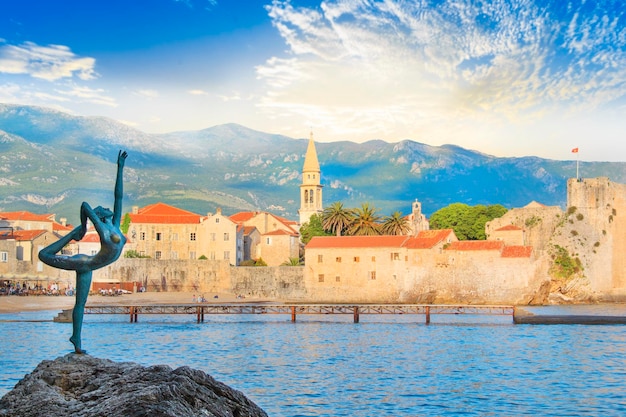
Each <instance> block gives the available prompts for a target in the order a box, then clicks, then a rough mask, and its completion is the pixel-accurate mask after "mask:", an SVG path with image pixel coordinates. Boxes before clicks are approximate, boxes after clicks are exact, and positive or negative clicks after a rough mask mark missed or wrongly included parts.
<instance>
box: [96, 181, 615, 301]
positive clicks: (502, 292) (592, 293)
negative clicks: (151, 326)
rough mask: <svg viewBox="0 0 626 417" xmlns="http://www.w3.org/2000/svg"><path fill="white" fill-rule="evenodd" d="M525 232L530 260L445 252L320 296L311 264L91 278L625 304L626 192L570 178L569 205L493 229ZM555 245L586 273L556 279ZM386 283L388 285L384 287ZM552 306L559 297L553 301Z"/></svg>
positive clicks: (530, 210) (144, 270)
mask: <svg viewBox="0 0 626 417" xmlns="http://www.w3.org/2000/svg"><path fill="white" fill-rule="evenodd" d="M510 224H512V225H515V226H518V227H520V228H521V229H523V239H524V244H525V245H530V246H532V247H533V256H531V257H530V258H521V259H520V258H512V259H506V258H501V257H497V256H492V255H489V254H488V253H472V252H457V251H445V250H444V251H442V252H440V253H438V254H433V256H430V257H426V258H427V261H425V262H424V264H423V265H422V266H421V267H419V268H407V269H406V270H404V271H401V272H400V273H398V274H397V275H394V277H395V278H396V279H394V280H393V281H390V282H385V285H378V286H371V285H370V286H368V287H367V291H364V290H363V288H362V286H360V285H358V284H357V285H354V286H352V287H350V286H342V285H335V286H332V287H326V288H324V290H323V291H318V290H316V288H315V287H314V285H312V283H311V282H309V281H307V280H306V279H305V275H306V273H305V268H308V267H310V266H306V267H289V266H280V267H233V266H230V265H229V264H228V263H227V262H225V261H208V260H197V261H181V260H178V261H158V260H154V259H120V260H118V261H117V262H115V263H114V264H113V265H110V266H109V267H107V268H104V269H102V270H98V271H95V272H94V280H95V281H113V282H115V281H118V282H119V281H139V282H142V283H147V289H148V291H176V290H179V291H181V290H182V291H194V292H195V291H197V292H199V293H205V295H206V296H207V298H209V296H210V295H211V294H212V293H217V292H223V291H224V292H230V293H234V294H242V295H246V296H256V297H261V298H264V297H267V298H271V299H281V300H289V301H302V302H316V301H317V302H363V303H365V302H372V303H376V302H412V303H476V304H492V303H506V304H517V305H519V304H528V303H535V304H542V303H547V302H549V301H551V299H550V296H551V294H550V292H553V293H554V292H558V293H559V296H560V301H561V302H568V301H569V302H576V301H617V300H621V301H623V300H626V260H625V259H624V256H623V254H624V253H625V250H626V185H623V184H616V183H612V182H611V181H609V179H608V178H593V179H580V180H576V179H571V180H570V181H569V182H568V194H567V208H566V209H565V210H563V209H561V208H560V207H548V206H543V205H541V204H538V203H531V204H529V205H528V206H526V207H523V208H515V209H511V210H509V212H507V213H506V214H505V215H504V216H503V217H502V218H499V219H494V220H493V221H492V222H490V223H488V224H487V227H486V231H487V235H488V236H489V235H490V233H493V231H495V230H497V229H498V228H501V227H503V226H506V225H510ZM555 245H558V246H561V247H564V248H566V249H567V251H568V252H569V253H570V254H571V256H572V257H576V258H579V259H580V260H581V262H582V265H583V272H582V273H580V274H578V275H577V276H576V277H574V278H573V279H571V280H569V281H567V282H555V281H554V279H553V278H551V276H550V266H551V265H552V253H553V248H554V247H555ZM379 284H382V282H379ZM552 300H554V298H553V299H552Z"/></svg>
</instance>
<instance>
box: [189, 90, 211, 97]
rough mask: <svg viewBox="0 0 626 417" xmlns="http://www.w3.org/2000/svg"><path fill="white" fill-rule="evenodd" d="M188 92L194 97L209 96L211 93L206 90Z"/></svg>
mask: <svg viewBox="0 0 626 417" xmlns="http://www.w3.org/2000/svg"><path fill="white" fill-rule="evenodd" d="M187 92H188V93H189V94H191V95H192V96H206V95H208V94H209V93H207V92H206V91H204V90H200V89H198V90H189V91H187Z"/></svg>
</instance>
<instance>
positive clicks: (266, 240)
mask: <svg viewBox="0 0 626 417" xmlns="http://www.w3.org/2000/svg"><path fill="white" fill-rule="evenodd" d="M265 243H266V244H268V245H271V244H272V238H271V237H268V238H265Z"/></svg>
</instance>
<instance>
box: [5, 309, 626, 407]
mask: <svg viewBox="0 0 626 417" xmlns="http://www.w3.org/2000/svg"><path fill="white" fill-rule="evenodd" d="M608 309H609V310H611V313H615V312H616V309H621V311H617V313H618V314H624V312H626V309H625V308H624V307H623V306H622V307H610V308H608ZM601 310H602V311H601ZM605 310H607V308H606V307H594V308H592V309H591V311H592V312H595V313H597V312H601V313H606V311H605ZM543 311H546V312H549V313H550V314H558V313H563V312H573V313H575V314H579V313H581V312H583V311H581V310H580V308H578V309H576V308H561V307H559V308H546V309H544V310H543ZM584 312H588V311H584ZM56 314H57V311H46V312H37V313H21V314H11V315H0V352H1V353H0V355H1V356H0V358H1V359H0V396H2V395H4V394H5V393H7V392H8V391H9V390H10V389H11V388H12V387H13V386H14V385H15V384H16V383H17V382H18V381H19V380H20V379H21V378H22V377H23V376H24V375H25V374H27V373H29V372H30V371H32V369H33V368H34V367H35V366H36V365H37V364H38V363H39V362H41V361H42V360H44V359H54V358H57V357H59V356H63V355H65V354H66V353H68V352H69V351H70V350H71V347H72V346H71V344H70V342H69V341H68V340H67V339H68V338H69V336H70V334H71V325H70V324H63V323H53V322H36V321H28V320H51V319H52V318H53V317H54V316H55V315H56ZM85 318H86V320H85V324H84V328H83V346H84V347H85V349H87V350H88V352H89V354H91V355H93V356H96V357H100V358H108V359H112V360H114V361H134V362H138V363H141V364H144V365H153V364H167V365H170V366H172V367H178V366H183V365H188V366H191V367H193V368H197V369H201V370H203V371H205V372H207V373H209V374H211V375H212V376H213V377H215V378H216V379H218V380H220V381H222V382H224V383H226V384H228V385H230V386H232V387H233V388H236V389H238V390H240V391H243V392H244V393H245V394H246V395H247V396H248V397H249V398H250V399H252V400H253V401H254V402H256V403H257V404H258V405H259V406H260V407H261V408H263V409H264V410H265V411H266V412H267V413H268V414H269V415H270V416H368V417H369V416H372V417H374V416H376V417H377V416H452V415H466V416H519V415H533V416H537V415H541V416H581V415H588V416H600V415H602V416H623V415H626V326H583V325H550V326H536V325H514V324H512V320H511V318H510V317H479V316H432V319H431V320H432V322H431V324H430V325H425V324H424V317H423V316H419V315H418V316H409V315H405V316H361V322H360V323H359V324H354V323H352V317H348V316H298V322H297V323H291V322H290V317H288V316H280V315H278V316H208V317H207V318H206V321H205V322H204V323H202V324H197V323H195V316H150V317H148V316H140V317H139V323H135V324H130V323H128V322H127V317H125V316H94V315H87V316H86V317H85ZM8 320H20V321H8Z"/></svg>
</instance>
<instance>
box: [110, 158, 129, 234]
mask: <svg viewBox="0 0 626 417" xmlns="http://www.w3.org/2000/svg"><path fill="white" fill-rule="evenodd" d="M127 156H128V154H127V153H126V151H119V152H118V154H117V177H116V178H115V193H114V194H115V203H114V204H113V224H114V225H116V226H117V227H120V224H121V221H122V197H123V196H124V174H123V171H124V163H125V162H126V157H127Z"/></svg>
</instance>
